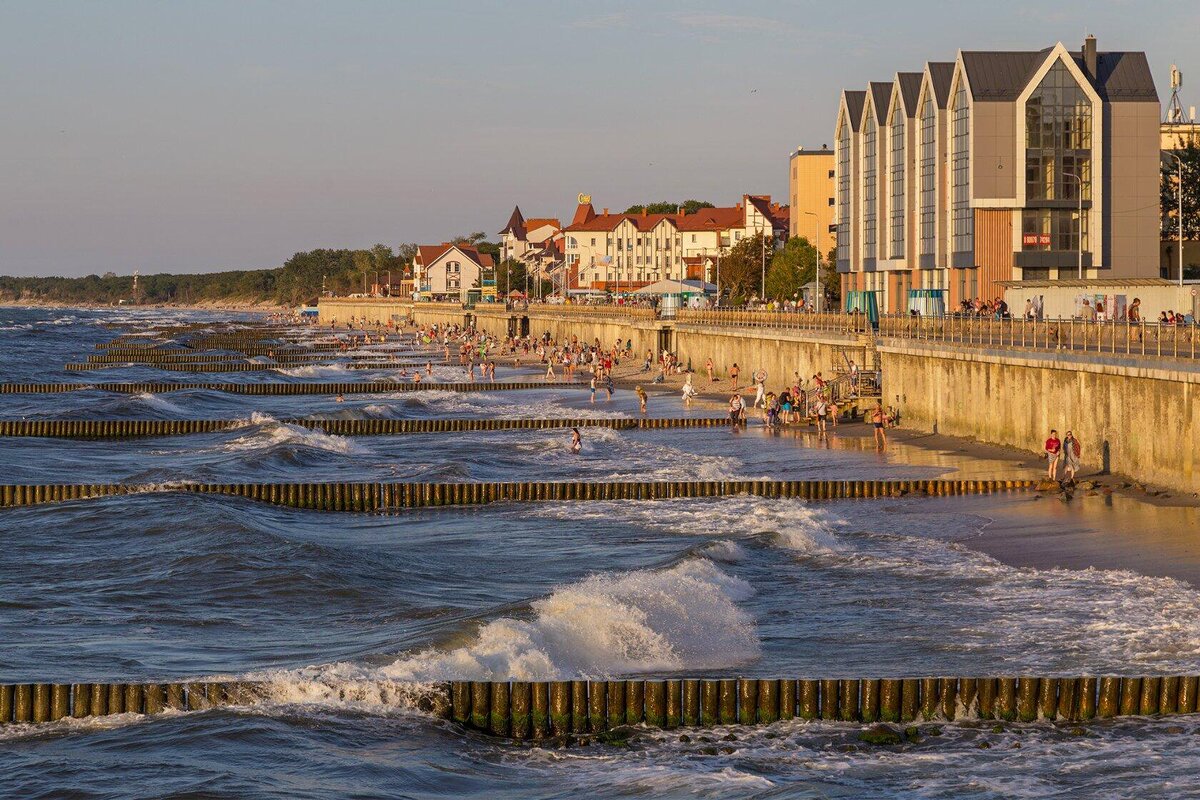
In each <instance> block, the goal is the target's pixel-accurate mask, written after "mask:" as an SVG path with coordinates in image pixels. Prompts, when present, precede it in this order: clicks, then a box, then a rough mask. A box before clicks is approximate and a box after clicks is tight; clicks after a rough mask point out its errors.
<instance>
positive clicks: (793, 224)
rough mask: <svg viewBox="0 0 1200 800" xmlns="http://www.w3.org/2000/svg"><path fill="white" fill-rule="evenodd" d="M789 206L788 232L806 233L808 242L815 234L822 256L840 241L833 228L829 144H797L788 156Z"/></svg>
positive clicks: (832, 174)
mask: <svg viewBox="0 0 1200 800" xmlns="http://www.w3.org/2000/svg"><path fill="white" fill-rule="evenodd" d="M788 162H789V163H788V207H789V209H790V212H791V217H790V220H789V228H790V230H789V235H790V236H803V237H804V238H805V239H808V240H809V242H812V241H813V238H814V237H816V240H817V241H816V245H817V248H818V249H819V250H820V251H821V256H822V257H824V256H826V255H828V253H829V251H830V250H832V249H833V247H834V245H835V244H837V236H836V235H835V233H834V231H833V230H832V228H831V226H832V225H833V218H834V216H833V212H834V195H833V176H834V169H833V151H832V150H830V149H829V146H828V145H821V149H820V150H805V149H804V148H803V147H800V148H797V149H796V150H795V152H793V153H792V155H791V157H790V158H789V159H788Z"/></svg>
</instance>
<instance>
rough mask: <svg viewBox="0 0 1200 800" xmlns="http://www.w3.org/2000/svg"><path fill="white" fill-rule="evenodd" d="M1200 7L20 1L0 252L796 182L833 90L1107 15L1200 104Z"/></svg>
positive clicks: (96, 253)
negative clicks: (1176, 73)
mask: <svg viewBox="0 0 1200 800" xmlns="http://www.w3.org/2000/svg"><path fill="white" fill-rule="evenodd" d="M1197 30H1200V4H1195V5H1193V4H1191V3H1186V2H1173V3H1157V2H1134V1H1133V0H1119V1H1118V0H1110V1H1109V2H1103V1H1102V0H1092V2H1071V1H1069V0H1055V1H1054V2H1049V1H1044V2H1004V0H991V1H990V2H981V1H979V0H959V1H958V2H953V3H947V2H945V0H937V1H934V0H905V2H902V3H900V2H895V0H892V1H891V2H875V1H874V0H857V2H854V3H836V2H835V3H830V2H808V0H794V1H793V2H784V1H777V2H759V1H758V0H741V2H737V3H730V2H728V0H722V1H720V2H715V1H714V2H709V1H708V0H687V1H684V0H680V1H679V2H666V1H664V2H653V1H652V0H643V1H642V2H605V1H604V0H589V1H588V2H574V1H573V0H560V1H559V2H532V0H475V1H474V2H458V1H457V0H420V1H419V2H408V1H407V0H392V2H354V1H353V0H341V1H340V2H325V3H316V2H303V1H302V0H287V1H286V2H261V1H257V0H242V1H240V2H217V1H216V0H213V1H212V2H188V1H187V0H174V1H173V2H122V1H121V0H107V1H106V2H91V1H88V2H58V1H56V0H36V1H35V2H18V1H17V0H0V274H7V275H68V276H74V275H86V274H89V273H97V274H99V273H103V272H105V271H109V270H112V271H115V272H117V273H118V274H129V273H131V272H132V271H133V270H134V269H135V268H137V269H139V270H140V271H141V272H142V273H143V274H146V273H150V272H202V271H210V270H219V269H248V268H260V267H275V266H279V265H281V264H282V263H283V262H284V261H285V260H286V259H287V258H288V257H289V256H291V255H292V254H293V253H295V252H297V251H302V250H309V249H313V248H317V247H370V246H371V245H373V244H375V243H376V242H383V243H385V244H390V245H396V244H399V243H401V242H418V243H437V242H441V241H443V240H445V239H447V238H449V237H451V236H453V235H455V234H458V233H465V232H471V231H477V230H481V231H485V232H487V233H488V234H492V235H494V234H495V233H496V232H497V231H499V230H500V228H502V227H503V226H504V223H505V222H506V221H507V219H508V216H509V214H510V213H511V211H512V207H513V205H514V204H519V205H520V207H521V210H522V212H524V214H525V215H526V216H527V217H533V216H537V217H540V216H560V217H569V216H570V215H571V213H572V212H573V210H574V204H575V198H576V195H577V194H578V193H580V192H586V193H588V194H590V195H591V196H592V198H593V202H594V204H595V205H596V207H597V208H598V209H599V208H600V207H603V206H608V207H611V208H612V209H614V210H623V209H624V208H625V207H626V206H628V205H631V204H633V203H637V202H645V201H656V200H671V201H676V202H678V201H682V200H684V199H688V198H698V199H703V200H709V201H711V202H713V203H716V204H717V205H731V204H733V203H734V202H736V201H738V200H739V199H740V198H741V196H742V194H771V195H772V196H774V197H776V198H778V199H781V200H785V201H786V196H787V170H788V154H789V153H790V152H791V151H792V150H794V149H795V148H796V147H797V146H799V145H804V146H805V147H809V148H813V147H818V146H820V145H821V144H824V143H829V142H830V141H831V139H832V137H833V133H832V130H833V125H834V121H835V113H836V108H837V101H838V94H839V92H840V90H841V89H842V88H843V87H847V88H861V87H863V86H865V84H866V82H867V81H870V80H890V79H891V78H892V76H893V75H894V73H896V72H897V71H918V70H920V69H921V68H922V65H923V64H924V63H925V62H926V61H931V60H933V61H951V60H953V58H954V56H955V54H956V52H957V50H958V49H960V48H961V49H965V50H984V49H1004V50H1038V49H1041V48H1043V47H1046V46H1049V45H1052V44H1053V43H1055V42H1057V41H1062V42H1063V43H1064V44H1066V45H1067V46H1068V47H1070V48H1072V49H1077V48H1078V46H1079V45H1080V43H1081V42H1082V40H1083V37H1084V35H1085V33H1092V34H1094V35H1095V36H1096V37H1097V38H1098V41H1099V48H1100V49H1101V50H1144V51H1146V53H1147V55H1148V56H1149V59H1150V65H1151V68H1152V69H1153V71H1154V77H1155V79H1156V81H1157V82H1158V88H1159V95H1160V99H1161V100H1162V101H1163V103H1164V104H1165V102H1166V100H1167V98H1168V96H1169V74H1170V65H1171V64H1172V63H1176V64H1178V65H1179V67H1180V69H1181V70H1182V71H1183V73H1184V88H1183V100H1184V105H1185V106H1187V105H1200V54H1197V52H1196V50H1195V47H1194V45H1195V32H1196V31H1197Z"/></svg>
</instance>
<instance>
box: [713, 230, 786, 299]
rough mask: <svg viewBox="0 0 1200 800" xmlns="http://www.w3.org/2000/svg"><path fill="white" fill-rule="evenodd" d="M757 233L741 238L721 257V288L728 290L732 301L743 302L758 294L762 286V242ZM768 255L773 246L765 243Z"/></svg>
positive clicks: (760, 236) (762, 237) (760, 235)
mask: <svg viewBox="0 0 1200 800" xmlns="http://www.w3.org/2000/svg"><path fill="white" fill-rule="evenodd" d="M763 239H764V236H763V234H761V233H759V234H756V235H754V236H750V237H747V238H745V239H742V240H741V241H739V242H738V243H737V244H735V245H734V246H733V247H732V248H730V250H729V252H728V253H726V254H725V255H724V256H723V257H722V258H721V290H722V291H723V292H724V291H728V293H729V296H730V298H731V299H733V301H734V302H735V303H736V302H744V301H745V300H747V299H749V298H750V297H751V296H757V295H758V294H759V290H760V287H761V286H762V270H763V248H764V242H763ZM767 245H768V246H767V247H766V254H767V256H768V257H770V255H771V253H772V252H774V247H773V246H770V243H769V242H768V243H767Z"/></svg>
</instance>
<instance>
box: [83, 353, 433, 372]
mask: <svg viewBox="0 0 1200 800" xmlns="http://www.w3.org/2000/svg"><path fill="white" fill-rule="evenodd" d="M350 358H355V359H356V360H353V361H348V362H342V363H340V364H339V366H341V367H343V368H344V369H402V368H404V367H420V366H424V365H425V364H426V363H427V362H426V361H414V360H412V359H406V360H397V359H375V360H371V359H368V358H363V357H350ZM333 363H334V356H330V357H329V358H319V359H309V360H306V361H289V362H283V363H265V362H261V361H211V362H210V361H205V362H198V363H195V364H185V363H182V362H155V363H149V362H137V361H121V360H117V361H115V362H111V363H104V364H64V365H63V369H65V370H66V371H67V372H95V371H97V370H104V369H117V368H121V367H139V366H145V367H151V368H153V369H157V370H162V371H163V372H267V371H269V370H278V369H295V368H297V367H315V366H329V365H332V364H333ZM438 363H439V364H444V363H445V362H444V361H439V362H438Z"/></svg>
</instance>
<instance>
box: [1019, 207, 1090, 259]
mask: <svg viewBox="0 0 1200 800" xmlns="http://www.w3.org/2000/svg"><path fill="white" fill-rule="evenodd" d="M1087 233H1088V231H1087V214H1084V216H1083V219H1082V220H1081V219H1080V218H1079V213H1078V211H1077V209H1074V208H1026V209H1024V210H1023V211H1022V212H1021V249H1022V250H1025V251H1029V250H1033V251H1038V250H1043V251H1045V250H1061V251H1065V252H1075V251H1078V250H1079V249H1080V239H1081V237H1082V242H1083V249H1084V250H1085V251H1086V250H1087V249H1088V236H1087Z"/></svg>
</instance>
